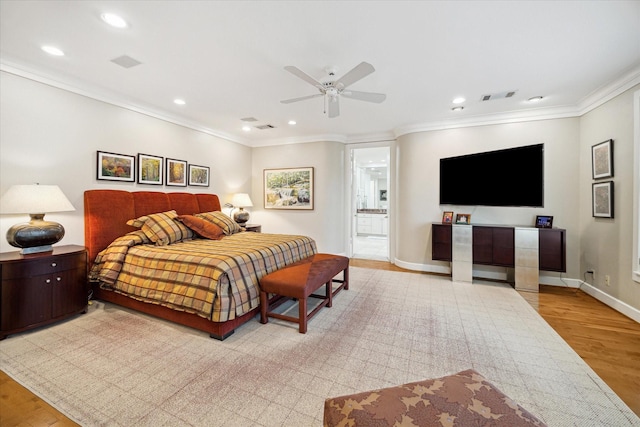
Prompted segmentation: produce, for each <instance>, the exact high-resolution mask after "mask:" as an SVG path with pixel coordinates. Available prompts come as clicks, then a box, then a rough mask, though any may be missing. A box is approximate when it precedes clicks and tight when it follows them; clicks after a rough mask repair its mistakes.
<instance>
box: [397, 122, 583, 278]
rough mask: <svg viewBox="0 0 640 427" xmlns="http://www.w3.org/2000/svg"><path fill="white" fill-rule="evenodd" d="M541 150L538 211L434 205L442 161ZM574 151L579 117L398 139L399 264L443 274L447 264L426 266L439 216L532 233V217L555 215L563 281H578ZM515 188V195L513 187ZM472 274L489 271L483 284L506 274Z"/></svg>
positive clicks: (496, 269) (575, 162)
mask: <svg viewBox="0 0 640 427" xmlns="http://www.w3.org/2000/svg"><path fill="white" fill-rule="evenodd" d="M539 143H544V149H545V154H544V158H545V164H544V180H545V195H544V199H545V201H544V208H512V207H507V208H505V207H499V208H497V207H487V206H471V207H470V206H450V205H446V206H440V205H439V170H440V159H441V158H443V157H452V156H459V155H463V154H470V153H477V152H483V151H492V150H499V149H504V148H509V147H516V146H524V145H531V144H539ZM578 148H579V119H578V118H570V119H557V120H543V121H535V122H525V123H512V124H503V125H491V126H477V127H468V128H460V129H451V130H442V131H433V132H419V133H413V134H408V135H404V136H401V137H400V138H398V144H397V159H398V160H397V161H398V181H397V184H398V185H397V212H398V216H397V222H396V227H397V241H396V248H397V252H396V260H397V262H398V263H399V264H400V265H404V266H406V267H413V268H414V269H417V270H424V271H442V268H443V267H444V266H445V265H446V266H448V263H446V264H445V263H442V262H437V261H432V260H431V223H432V222H440V221H441V220H442V212H443V211H445V210H453V211H454V212H455V213H469V214H471V219H472V222H473V223H476V224H512V225H524V226H533V224H534V221H535V217H536V215H553V217H554V226H555V227H558V228H565V229H566V230H567V275H568V276H569V277H578V273H579V257H578V253H579V228H578V218H579V215H578V211H577V207H578V201H579V197H578V192H577V191H576V190H577V188H578V177H579V173H578V171H579V167H580V163H579V159H578V156H576V152H577V150H578ZM514 187H515V190H514V191H517V183H514ZM474 268H477V269H478V270H483V269H484V270H487V271H490V272H492V274H488V275H487V277H493V276H494V275H493V273H494V272H498V273H500V272H505V273H506V269H498V268H493V267H481V266H474ZM544 274H546V275H552V276H553V275H554V273H544ZM555 276H557V274H555ZM497 277H499V276H497Z"/></svg>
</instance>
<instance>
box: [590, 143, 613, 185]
mask: <svg viewBox="0 0 640 427" xmlns="http://www.w3.org/2000/svg"><path fill="white" fill-rule="evenodd" d="M591 166H592V172H593V179H600V178H611V177H613V139H610V140H608V141H604V142H601V143H600V144H596V145H594V146H593V147H591Z"/></svg>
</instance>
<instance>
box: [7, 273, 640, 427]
mask: <svg viewBox="0 0 640 427" xmlns="http://www.w3.org/2000/svg"><path fill="white" fill-rule="evenodd" d="M0 369H2V370H4V371H5V372H7V373H8V374H9V375H10V376H11V377H12V378H14V379H15V380H16V381H18V382H19V383H21V384H23V385H24V386H25V387H27V388H28V389H30V390H31V391H33V392H34V393H36V394H37V395H39V396H41V397H42V398H43V399H45V400H46V401H47V402H49V403H50V404H51V405H53V406H54V407H55V408H57V409H58V410H60V411H61V412H63V413H64V414H66V415H67V416H68V417H69V418H71V419H73V420H75V421H76V422H77V423H79V424H81V425H83V426H163V425H166V426H243V427H246V426H269V427H270V426H296V427H299V426H321V425H322V416H323V406H324V401H325V399H326V398H328V397H333V396H341V395H346V394H352V393H357V392H361V391H365V390H371V389H377V388H384V387H390V386H394V385H398V384H404V383H409V382H414V381H420V380H424V379H428V378H436V377H441V376H444V375H449V374H452V373H455V372H459V371H462V370H465V369H474V370H476V371H477V372H479V373H481V374H482V375H483V376H484V377H485V378H486V379H487V380H489V381H491V382H492V383H493V384H494V385H495V386H496V387H498V388H499V389H500V390H501V391H502V392H504V393H505V394H507V395H508V396H509V397H510V398H511V399H513V400H514V401H515V402H517V403H518V404H520V405H521V406H522V407H524V408H525V409H527V410H528V411H529V412H531V413H532V414H533V415H535V416H536V417H538V418H540V419H541V420H542V421H543V422H545V423H546V424H547V425H550V426H581V427H584V426H617V427H618V426H638V425H640V419H639V418H638V417H637V416H636V415H635V414H634V413H633V412H632V411H631V410H630V409H629V408H628V407H627V406H626V405H625V404H624V402H622V400H620V398H618V396H617V395H616V394H615V393H614V392H613V391H612V390H611V389H610V388H609V387H608V386H607V385H606V384H605V383H604V382H603V381H602V380H601V379H600V378H599V377H598V376H597V375H596V374H595V373H594V372H593V370H592V369H591V368H590V367H589V366H587V365H586V364H585V363H584V362H583V361H582V359H581V358H580V357H579V356H578V355H577V354H576V353H575V352H574V351H573V350H572V349H571V348H570V347H569V346H568V345H567V344H566V343H565V342H564V341H563V340H562V338H560V336H559V335H557V334H556V332H555V331H554V330H553V329H552V328H551V327H550V326H549V325H547V323H546V322H545V321H544V320H543V319H542V318H541V317H540V316H539V315H538V314H537V313H536V311H535V310H534V309H533V308H532V307H531V306H530V305H529V304H528V303H527V302H526V301H524V299H522V297H520V295H519V294H518V293H517V292H516V291H514V290H513V289H512V288H511V287H509V286H508V285H502V284H488V283H458V282H452V281H451V280H450V279H449V278H446V277H440V276H434V275H428V274H417V273H409V272H406V273H405V272H390V271H380V270H371V269H365V268H351V285H350V289H349V290H347V291H342V292H340V293H339V294H338V295H337V296H336V298H335V299H334V304H333V307H331V308H324V309H322V310H321V311H320V313H319V314H318V315H317V316H315V317H314V318H313V319H312V320H311V321H310V322H309V331H308V332H307V333H306V334H299V333H298V331H297V325H296V324H293V323H288V322H282V321H278V320H273V319H270V320H269V323H268V324H266V325H262V324H260V323H259V321H258V319H257V318H256V319H253V320H252V321H250V322H249V323H247V324H245V325H243V326H241V327H240V328H238V329H237V330H236V332H235V334H233V335H231V336H230V337H229V338H227V339H226V340H225V341H222V342H220V341H216V340H213V339H211V338H209V336H208V335H207V334H206V333H202V332H199V331H195V330H192V329H189V328H185V327H181V326H177V325H174V324H171V323H168V322H165V321H161V320H158V319H155V318H152V317H148V316H146V315H142V314H139V313H135V312H132V311H129V310H125V309H122V308H119V307H117V306H114V305H110V304H104V303H101V302H94V303H93V304H92V305H91V306H90V308H89V312H88V313H87V314H84V315H78V316H76V317H74V318H72V319H70V320H68V321H66V322H63V323H58V324H56V325H53V326H50V327H47V328H42V329H38V330H35V331H31V332H26V333H22V334H17V335H13V336H10V337H8V338H7V339H5V340H4V341H2V342H0Z"/></svg>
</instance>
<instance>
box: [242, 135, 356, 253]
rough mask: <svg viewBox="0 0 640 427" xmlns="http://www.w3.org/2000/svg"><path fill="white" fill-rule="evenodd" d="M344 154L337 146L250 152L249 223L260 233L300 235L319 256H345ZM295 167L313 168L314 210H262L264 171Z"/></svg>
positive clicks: (312, 145)
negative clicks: (311, 243)
mask: <svg viewBox="0 0 640 427" xmlns="http://www.w3.org/2000/svg"><path fill="white" fill-rule="evenodd" d="M344 152H345V146H344V144H342V143H340V142H310V143H304V144H290V145H280V146H273V147H260V148H254V149H253V167H252V171H253V172H252V183H253V185H252V194H251V199H252V201H253V204H254V207H253V208H252V211H251V220H250V222H257V223H261V224H262V232H263V233H285V234H304V235H307V236H310V237H312V238H313V239H315V240H316V243H317V245H318V250H319V251H320V252H328V253H336V254H345V253H346V248H345V239H344V235H345V233H346V232H347V231H346V230H347V228H346V226H345V220H344V209H345V207H344V191H345V186H344V182H345V180H346V177H345V174H344V170H345V165H344V157H345V155H344ZM298 167H313V168H314V202H313V203H314V209H313V210H284V209H264V196H263V173H264V170H265V169H282V168H298Z"/></svg>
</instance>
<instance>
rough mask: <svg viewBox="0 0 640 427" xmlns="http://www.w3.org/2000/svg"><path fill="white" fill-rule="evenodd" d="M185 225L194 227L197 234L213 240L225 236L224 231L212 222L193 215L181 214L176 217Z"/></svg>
mask: <svg viewBox="0 0 640 427" xmlns="http://www.w3.org/2000/svg"><path fill="white" fill-rule="evenodd" d="M176 219H177V220H178V221H182V223H183V224H184V225H186V226H187V227H189V228H190V229H192V230H193V231H194V232H195V233H196V234H197V235H199V236H201V237H204V238H206V239H211V240H220V239H222V238H223V237H224V231H222V228H220V227H218V226H217V225H215V224H214V223H212V222H209V221H207V220H204V219H202V218H197V217H195V216H193V215H180V216H179V217H178V218H176Z"/></svg>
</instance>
